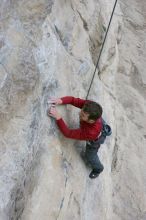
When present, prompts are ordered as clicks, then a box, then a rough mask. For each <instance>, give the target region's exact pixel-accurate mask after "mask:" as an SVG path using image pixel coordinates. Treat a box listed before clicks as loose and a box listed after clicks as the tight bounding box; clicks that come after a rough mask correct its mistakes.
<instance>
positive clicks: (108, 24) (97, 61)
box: [86, 0, 118, 99]
mask: <svg viewBox="0 0 146 220" xmlns="http://www.w3.org/2000/svg"><path fill="white" fill-rule="evenodd" d="M117 1H118V0H116V1H115V4H114V7H113V10H112V14H111V16H110V20H109V23H108V27H107V30H106V33H105V37H104V40H103V43H102V46H101V49H100V53H99V56H98V59H97V63H96V66H95V70H94V73H93V76H92V79H91V82H90V86H89V89H88V92H87V96H86V99H87V98H88V95H89V92H90V89H91V86H92V83H93V80H94V77H95V73H96V70H97V67H98V64H99V61H100V57H101V54H102V51H103V47H104V44H105V40H106V37H107V34H108V31H109V27H110V24H111V21H112V17H113V14H114V11H115V7H116V4H117ZM98 69H99V68H98ZM98 75H99V70H98Z"/></svg>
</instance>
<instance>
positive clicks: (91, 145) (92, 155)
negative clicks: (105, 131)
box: [85, 141, 104, 173]
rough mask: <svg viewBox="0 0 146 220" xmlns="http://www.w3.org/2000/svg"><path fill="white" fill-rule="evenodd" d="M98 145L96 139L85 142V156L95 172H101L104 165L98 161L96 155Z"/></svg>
mask: <svg viewBox="0 0 146 220" xmlns="http://www.w3.org/2000/svg"><path fill="white" fill-rule="evenodd" d="M99 147H100V144H98V143H96V141H88V142H86V151H85V158H86V160H87V162H88V163H89V164H90V166H91V167H92V169H93V170H94V171H95V172H97V173H101V172H102V171H103V169H104V166H103V165H102V163H101V162H100V160H99V157H98V155H97V152H98V149H99Z"/></svg>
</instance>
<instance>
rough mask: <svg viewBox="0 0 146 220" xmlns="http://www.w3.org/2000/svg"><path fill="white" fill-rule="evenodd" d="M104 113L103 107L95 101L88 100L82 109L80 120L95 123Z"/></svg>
mask: <svg viewBox="0 0 146 220" xmlns="http://www.w3.org/2000/svg"><path fill="white" fill-rule="evenodd" d="M101 115H102V107H101V106H100V105H99V104H98V103H96V102H93V101H89V102H86V103H85V105H84V106H83V108H82V109H81V111H80V120H81V121H85V122H88V123H90V124H91V123H94V122H95V121H96V120H97V119H98V118H100V117H101Z"/></svg>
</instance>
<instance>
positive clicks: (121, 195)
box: [0, 0, 146, 220]
mask: <svg viewBox="0 0 146 220" xmlns="http://www.w3.org/2000/svg"><path fill="white" fill-rule="evenodd" d="M113 4H114V2H113V1H112V2H109V1H108V0H106V1H104V2H103V1H101V0H98V1H95V0H90V1H88V0H87V1H65V0H61V1H53V0H51V1H46V0H32V1H27V0H19V1H16V0H13V1H9V0H5V1H4V0H1V7H0V22H1V26H0V30H1V31H0V90H1V96H0V124H1V126H0V146H1V147H0V186H1V187H0V219H2V220H12V219H13V220H15V219H22V220H34V219H36V220H40V219H42V220H48V219H50V220H54V219H57V220H59V219H60V220H66V219H77V220H78V219H83V220H89V219H92V220H97V219H101V220H111V219H115V220H131V219H132V220H144V219H145V210H146V205H145V204H146V197H145V192H146V189H145V182H146V179H145V169H144V164H145V163H144V162H145V148H144V143H145V135H146V134H145V128H146V121H145V118H146V117H145V115H146V110H145V109H146V108H145V105H146V102H145V94H146V93H145V92H146V88H145V74H144V70H145V45H146V44H145V33H146V31H145V12H146V8H145V2H144V1H141V3H139V2H138V1H137V0H134V2H132V3H131V0H128V2H124V1H121V2H119V3H118V5H117V7H116V12H115V15H114V18H113V20H112V26H111V28H110V32H109V35H108V38H107V41H106V44H105V48H104V51H103V54H102V58H101V61H100V66H99V68H100V79H99V77H98V75H96V77H95V80H94V83H93V86H92V88H91V91H90V95H89V98H90V99H92V100H95V101H98V102H100V103H101V104H102V106H103V108H104V118H105V119H106V120H107V121H108V122H109V123H110V124H111V126H112V130H113V134H112V137H111V138H109V139H108V140H107V142H106V143H105V144H104V145H103V146H102V148H101V149H100V151H99V156H100V158H101V161H102V162H103V164H104V167H105V168H104V172H103V173H102V174H101V175H100V177H99V178H98V179H95V180H91V179H89V177H88V175H89V173H90V169H89V168H87V167H86V166H85V164H84V163H83V161H82V160H81V158H80V156H79V152H80V151H81V149H82V148H84V146H85V143H84V142H79V141H74V140H71V139H66V138H65V137H63V135H62V134H61V133H60V131H59V130H58V128H57V126H56V124H55V121H54V120H53V119H51V118H48V117H47V115H46V111H47V109H48V107H49V105H48V103H47V101H48V99H49V98H50V97H62V96H66V95H71V96H75V97H80V98H85V97H86V94H87V90H88V88H89V83H90V81H91V78H92V74H93V71H94V65H95V63H96V60H97V56H98V54H99V49H100V46H101V42H102V39H103V36H104V34H105V29H106V27H107V25H108V21H109V18H110V14H111V11H112V7H113ZM131 5H133V6H132V7H131ZM120 8H121V9H120ZM58 110H59V111H60V113H61V114H62V116H63V118H64V119H65V121H66V122H67V124H68V125H69V126H70V127H72V128H73V127H74V128H75V127H78V121H79V120H78V112H79V110H78V109H76V108H73V107H72V106H59V107H58ZM135 137H136V138H135Z"/></svg>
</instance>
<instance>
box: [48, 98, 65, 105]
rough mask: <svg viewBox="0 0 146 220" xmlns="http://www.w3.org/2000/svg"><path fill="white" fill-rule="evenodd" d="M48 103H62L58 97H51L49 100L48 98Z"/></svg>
mask: <svg viewBox="0 0 146 220" xmlns="http://www.w3.org/2000/svg"><path fill="white" fill-rule="evenodd" d="M48 102H49V103H51V104H55V105H61V104H62V100H61V99H60V98H59V99H54V98H51V99H50V100H48Z"/></svg>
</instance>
